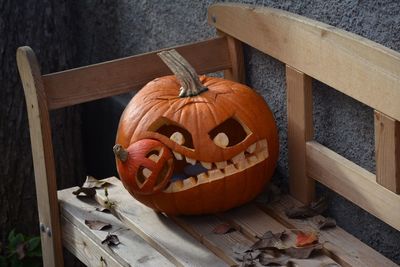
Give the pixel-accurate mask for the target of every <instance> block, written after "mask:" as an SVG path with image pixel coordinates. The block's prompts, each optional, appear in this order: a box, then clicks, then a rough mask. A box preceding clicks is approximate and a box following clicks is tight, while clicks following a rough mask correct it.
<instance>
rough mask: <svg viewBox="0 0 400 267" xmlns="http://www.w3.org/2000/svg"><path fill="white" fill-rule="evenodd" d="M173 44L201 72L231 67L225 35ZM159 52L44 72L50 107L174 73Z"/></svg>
mask: <svg viewBox="0 0 400 267" xmlns="http://www.w3.org/2000/svg"><path fill="white" fill-rule="evenodd" d="M174 48H175V49H176V50H177V51H178V52H179V53H180V54H181V55H182V56H183V57H184V58H186V59H187V60H188V61H189V63H190V64H191V65H192V66H193V67H194V68H195V69H196V71H197V73H198V74H205V73H209V72H215V71H220V70H225V69H229V68H231V58H230V55H229V49H228V46H227V39H226V38H225V37H217V38H214V39H211V40H208V41H203V42H198V43H194V44H189V45H184V46H178V47H174ZM163 50H165V49H163ZM158 52H159V51H155V52H151V53H146V54H141V55H137V56H131V57H127V58H122V59H117V60H112V61H108V62H104V63H100V64H94V65H90V66H86V67H81V68H76V69H71V70H66V71H62V72H57V73H52V74H48V75H44V76H43V83H44V87H45V90H46V94H47V100H48V106H49V108H50V109H57V108H62V107H66V106H71V105H75V104H79V103H84V102H87V101H91V100H96V99H100V98H105V97H109V96H114V95H118V94H123V93H127V92H131V91H137V90H139V89H140V88H141V87H142V86H143V85H145V84H146V83H148V82H149V81H151V80H153V79H155V78H157V77H161V76H164V75H171V74H172V73H171V71H170V70H169V69H168V67H167V66H166V65H165V64H164V63H163V62H162V61H161V59H160V58H159V57H158V56H157V53H158Z"/></svg>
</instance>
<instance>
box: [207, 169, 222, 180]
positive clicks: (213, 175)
mask: <svg viewBox="0 0 400 267" xmlns="http://www.w3.org/2000/svg"><path fill="white" fill-rule="evenodd" d="M208 176H209V179H210V180H218V179H221V178H222V177H224V173H223V172H222V171H221V170H220V169H213V170H210V171H208Z"/></svg>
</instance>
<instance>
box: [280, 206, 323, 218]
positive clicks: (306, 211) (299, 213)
mask: <svg viewBox="0 0 400 267" xmlns="http://www.w3.org/2000/svg"><path fill="white" fill-rule="evenodd" d="M285 214H286V216H287V217H288V218H291V219H305V218H309V217H313V216H315V215H317V214H316V213H315V212H314V211H313V210H312V209H310V207H308V206H302V207H295V208H291V209H287V210H285Z"/></svg>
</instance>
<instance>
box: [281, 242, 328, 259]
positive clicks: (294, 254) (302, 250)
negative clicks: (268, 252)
mask: <svg viewBox="0 0 400 267" xmlns="http://www.w3.org/2000/svg"><path fill="white" fill-rule="evenodd" d="M322 248H323V246H322V244H319V243H318V244H314V245H310V246H307V247H297V248H296V247H290V248H287V249H285V254H286V255H288V256H289V257H291V258H295V259H308V258H309V257H310V255H311V253H312V252H313V251H315V250H321V249H322Z"/></svg>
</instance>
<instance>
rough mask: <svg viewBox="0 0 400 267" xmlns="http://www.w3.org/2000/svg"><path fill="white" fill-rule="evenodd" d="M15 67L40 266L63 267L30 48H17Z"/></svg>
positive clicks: (47, 140) (49, 154) (41, 98)
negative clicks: (28, 152) (22, 101)
mask: <svg viewBox="0 0 400 267" xmlns="http://www.w3.org/2000/svg"><path fill="white" fill-rule="evenodd" d="M17 65H18V71H19V74H20V76H21V80H22V85H23V88H24V93H25V100H26V106H27V111H28V120H29V133H30V138H31V146H32V158H33V167H34V173H35V185H36V197H37V203H38V213H39V222H40V223H41V228H43V229H41V230H42V231H41V242H42V251H43V265H44V266H45V267H47V266H48V267H50V266H60V267H62V266H63V254H62V243H61V229H60V218H59V211H58V203H57V181H56V171H55V165H54V156H53V145H52V140H51V128H50V119H49V112H48V108H47V102H46V94H45V92H44V89H43V88H44V87H43V82H42V78H41V77H42V76H41V73H40V67H39V64H38V62H37V59H36V56H35V53H34V52H33V51H32V49H31V48H29V47H27V46H25V47H20V48H18V50H17Z"/></svg>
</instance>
